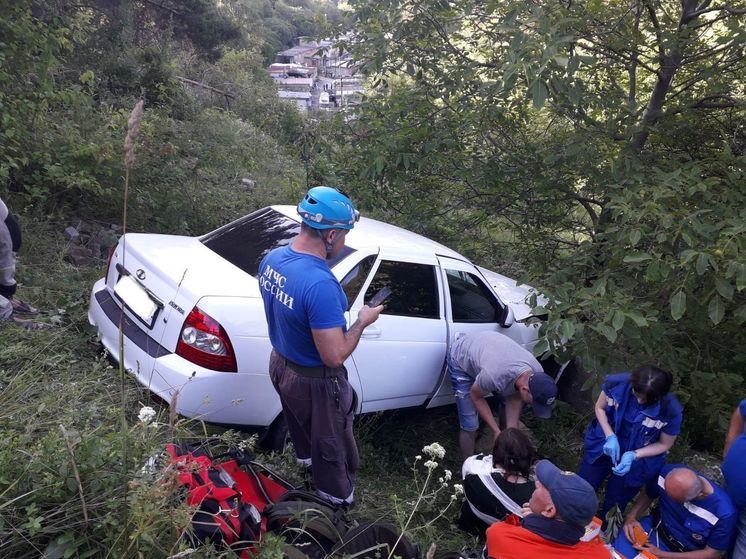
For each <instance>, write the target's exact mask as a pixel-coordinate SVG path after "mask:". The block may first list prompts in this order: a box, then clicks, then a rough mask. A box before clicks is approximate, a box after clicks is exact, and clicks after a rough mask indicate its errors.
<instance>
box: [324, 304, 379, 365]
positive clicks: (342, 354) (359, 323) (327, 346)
mask: <svg viewBox="0 0 746 559" xmlns="http://www.w3.org/2000/svg"><path fill="white" fill-rule="evenodd" d="M382 310H383V305H378V306H377V307H368V306H367V305H365V306H363V308H361V309H360V312H358V313H357V320H356V321H355V322H354V324H353V325H352V326H350V328H349V329H348V330H347V332H345V331H344V330H342V328H341V327H337V328H322V329H320V330H316V329H312V330H311V334H312V335H313V343H314V345H315V346H316V349H317V350H318V351H319V355H320V356H321V360H322V361H323V362H324V365H326V366H327V367H331V368H337V367H341V366H342V365H343V364H344V362H345V359H347V358H348V357H349V356H350V354H351V353H352V352H353V351H354V350H355V348H356V347H357V344H358V342H359V341H360V336H361V335H362V334H363V330H364V329H365V327H366V326H370V325H371V324H373V323H374V322H375V321H376V320H378V315H380V314H381V311H382Z"/></svg>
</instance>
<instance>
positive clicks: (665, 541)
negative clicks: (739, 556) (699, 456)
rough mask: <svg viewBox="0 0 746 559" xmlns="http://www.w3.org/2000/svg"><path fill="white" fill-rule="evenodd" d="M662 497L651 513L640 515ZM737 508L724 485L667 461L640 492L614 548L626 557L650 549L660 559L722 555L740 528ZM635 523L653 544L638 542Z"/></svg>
mask: <svg viewBox="0 0 746 559" xmlns="http://www.w3.org/2000/svg"><path fill="white" fill-rule="evenodd" d="M655 499H658V503H657V505H656V506H654V508H653V510H652V513H651V514H650V516H646V517H644V518H641V519H639V520H638V518H637V517H638V516H639V515H640V514H642V512H643V511H645V510H647V508H648V507H650V505H651V504H652V503H653V501H654V500H655ZM736 523H737V512H736V508H735V506H734V505H733V502H732V501H731V499H730V497H728V494H727V493H726V492H725V490H724V489H723V488H722V487H720V486H719V485H718V484H717V483H715V482H714V481H712V480H711V479H709V478H707V477H705V476H703V475H701V474H700V473H698V472H696V471H694V470H692V469H690V468H688V467H686V466H684V465H683V464H667V465H665V466H664V467H663V468H662V469H661V471H660V474H659V475H658V477H656V478H654V479H652V480H651V481H650V482H648V484H647V485H646V487H645V491H643V492H642V493H640V496H639V497H638V498H637V500H636V501H635V503H634V504H633V505H632V508H631V509H630V511H629V514H627V516H626V517H625V520H624V530H623V531H622V532H620V533H619V535H618V536H617V538H616V540H615V541H614V549H615V550H616V551H618V552H619V553H621V554H623V555H624V556H625V557H635V555H636V554H637V551H640V550H643V549H644V550H647V551H649V552H650V553H652V554H653V555H655V556H656V557H658V558H659V559H667V558H668V559H678V558H681V559H685V558H688V559H718V558H719V557H722V555H723V554H724V553H725V552H726V551H727V550H728V549H729V547H730V545H731V542H732V541H733V538H734V536H735V533H736ZM635 527H637V528H642V529H643V530H645V532H646V533H647V534H648V543H646V544H645V545H642V546H639V545H633V544H632V541H633V540H634V535H633V532H634V530H635Z"/></svg>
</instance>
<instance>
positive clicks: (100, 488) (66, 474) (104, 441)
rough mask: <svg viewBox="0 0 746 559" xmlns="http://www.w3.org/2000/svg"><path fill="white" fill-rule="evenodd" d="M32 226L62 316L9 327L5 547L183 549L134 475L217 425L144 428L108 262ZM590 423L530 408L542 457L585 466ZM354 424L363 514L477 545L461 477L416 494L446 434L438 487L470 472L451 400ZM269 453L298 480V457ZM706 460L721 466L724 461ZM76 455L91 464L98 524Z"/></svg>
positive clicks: (0, 507) (31, 261) (0, 336)
mask: <svg viewBox="0 0 746 559" xmlns="http://www.w3.org/2000/svg"><path fill="white" fill-rule="evenodd" d="M23 225H24V230H25V237H24V243H25V244H24V246H23V248H22V251H21V259H20V263H19V273H18V279H19V280H20V287H19V291H18V294H19V296H20V297H22V298H25V299H28V300H30V301H31V302H32V303H34V304H36V305H38V306H40V307H42V308H44V309H46V310H48V311H49V313H48V314H47V315H46V316H45V320H49V321H55V322H58V323H59V325H58V326H57V327H56V328H54V329H53V330H50V331H45V332H26V331H22V330H19V329H17V328H14V327H11V326H9V325H3V326H2V327H0V436H2V439H3V441H4V444H3V445H2V447H1V448H0V514H1V515H2V516H0V556H2V557H27V556H28V557H34V556H39V555H40V554H41V553H42V552H43V550H44V548H45V547H46V546H47V545H48V544H49V543H50V542H52V543H53V547H55V548H57V549H63V550H64V549H66V548H67V549H72V550H73V551H75V553H79V554H80V556H82V555H83V553H84V551H86V550H87V551H89V552H90V553H92V555H93V556H106V552H105V551H104V550H108V553H109V556H114V557H125V556H135V555H136V554H137V553H138V552H139V553H145V554H146V555H147V556H150V557H159V556H168V555H169V554H171V553H173V552H174V551H175V550H176V547H175V546H174V541H175V540H176V537H177V533H178V532H177V528H176V527H177V526H178V525H180V524H181V523H184V522H185V518H186V517H185V516H184V514H183V511H181V512H182V514H181V515H179V513H178V510H177V509H173V508H172V507H171V505H172V504H173V493H170V494H163V490H162V488H159V487H160V486H159V485H158V484H155V485H153V484H152V483H149V481H148V480H141V481H140V482H138V483H137V484H135V485H132V484H131V481H132V480H133V479H134V478H136V477H138V476H139V475H140V474H139V473H138V472H139V470H140V468H141V465H142V464H143V463H144V462H145V460H146V458H147V457H148V456H149V455H150V454H152V453H153V452H154V451H156V450H158V449H160V448H162V445H163V444H164V443H165V442H167V441H169V440H173V439H174V438H177V437H200V436H202V437H203V436H205V435H206V434H208V433H213V432H217V431H218V430H216V429H213V428H210V427H209V426H205V425H203V424H201V423H198V422H191V421H177V422H176V424H175V425H174V426H173V428H171V427H169V426H168V425H167V423H168V411H167V410H165V409H162V408H158V409H159V421H160V422H161V423H160V426H159V427H155V428H149V429H145V428H144V427H143V426H142V425H140V424H139V423H138V420H137V412H138V410H139V409H140V407H141V406H142V405H152V406H154V407H156V408H157V405H156V404H155V403H154V402H152V401H151V399H150V397H149V395H148V393H147V392H146V391H144V390H142V389H141V388H140V387H139V386H138V385H137V384H136V383H135V382H134V381H133V380H132V379H130V378H129V377H126V378H125V379H124V382H123V383H120V377H119V371H118V370H117V369H116V368H114V367H112V366H111V364H110V363H109V362H108V361H107V360H106V358H105V357H104V356H103V355H102V354H101V352H100V350H99V345H98V343H97V341H96V338H95V332H94V331H93V329H92V328H91V327H90V326H89V325H88V323H87V318H86V312H87V307H88V297H89V294H90V287H91V285H92V284H93V282H94V281H95V280H96V279H97V278H98V277H100V275H101V274H102V271H103V270H102V269H100V268H76V267H73V266H72V265H70V264H68V263H66V262H65V261H64V260H63V254H64V252H65V249H66V244H67V241H66V240H65V239H64V237H63V235H62V234H61V231H62V230H63V229H64V227H65V225H67V224H64V223H52V222H48V223H34V222H30V221H28V220H27V221H26V222H24V224H23ZM122 394H123V395H124V398H122ZM122 418H124V420H125V425H124V427H123V426H122ZM589 418H590V411H589V413H588V414H586V415H585V416H578V415H577V414H576V413H574V412H572V411H571V410H569V409H568V408H566V407H564V406H562V405H560V406H559V407H558V410H557V413H556V414H555V417H554V419H553V420H552V421H549V422H541V421H538V420H535V419H534V418H532V417H530V416H528V417H524V420H525V421H527V423H528V426H529V427H531V428H532V430H533V434H534V437H535V440H536V442H537V446H538V450H539V454H540V456H542V457H548V458H550V459H552V460H554V461H555V462H556V463H558V464H559V465H560V466H562V467H564V468H567V469H573V468H574V467H575V466H576V465H577V462H578V460H579V458H580V454H581V452H582V439H581V436H582V431H583V429H584V427H585V425H586V424H587V421H588V420H589ZM63 429H64V431H63ZM356 429H357V435H358V439H359V441H360V450H361V470H360V472H359V483H358V490H357V498H358V504H357V508H356V509H355V516H357V517H359V518H361V519H369V520H375V519H385V520H389V521H394V522H398V523H399V524H400V525H404V524H406V523H407V521H408V520H407V519H408V518H409V515H410V512H411V511H412V509H413V508H414V506H415V503H417V505H416V507H417V509H418V512H417V513H416V514H414V515H413V516H412V518H411V520H409V524H407V526H408V528H409V529H410V531H411V532H412V534H413V536H414V539H415V540H417V541H418V542H419V543H420V544H422V545H423V547H424V548H427V546H429V544H430V543H431V542H436V543H437V544H438V549H439V551H445V550H453V549H461V548H462V547H464V546H466V547H472V548H475V547H478V546H479V543H478V542H477V541H476V540H475V539H473V538H471V537H470V536H468V535H466V534H463V533H461V532H459V531H458V530H457V529H456V528H455V527H454V526H453V524H452V521H453V520H454V519H455V518H456V517H457V514H458V509H459V506H460V503H459V502H458V501H457V502H453V503H451V502H450V500H449V498H450V495H451V494H452V493H453V488H452V486H450V485H449V487H445V488H443V489H442V490H441V492H440V493H439V494H438V495H437V496H435V497H432V498H426V499H423V500H420V501H419V502H418V496H419V495H420V488H421V487H422V483H423V481H424V479H425V477H426V474H425V472H426V470H425V468H424V467H423V466H422V462H423V461H424V460H425V459H426V457H423V460H421V461H419V462H418V465H417V467H415V468H414V469H413V464H414V462H415V456H417V455H422V454H423V452H422V447H423V446H424V445H426V444H429V443H432V442H436V441H437V442H439V443H441V444H442V445H443V446H444V447H445V448H446V456H445V458H444V459H443V460H440V461H439V462H440V464H439V466H438V468H436V470H434V472H433V478H432V479H431V480H430V484H429V485H428V491H426V493H430V491H431V490H432V489H433V488H435V487H438V486H439V485H440V484H439V483H438V482H437V478H438V477H442V476H444V468H448V469H450V470H451V471H452V472H453V474H454V479H453V480H452V481H451V484H452V483H453V482H457V481H458V478H459V477H460V460H459V459H458V449H457V445H456V433H457V417H456V413H455V409H454V408H453V407H451V406H446V407H442V408H438V409H435V410H420V409H411V410H400V411H396V412H390V413H383V414H376V415H371V416H365V417H362V418H359V419H358V421H357V426H356ZM229 435H230V436H232V437H233V438H234V439H240V438H243V437H244V435H243V434H229ZM68 443H69V447H70V448H71V449H72V454H71V451H70V450H69V449H68ZM684 451H686V445H685V444H684V445H680V446H679V448H678V450H677V452H676V453H675V457H676V458H677V459H678V458H681V457H682V455H683V453H684ZM262 459H263V460H265V461H266V462H268V463H269V464H272V465H274V466H275V467H277V468H279V469H280V470H281V471H282V472H284V473H285V474H286V475H288V476H289V477H291V478H294V479H296V480H298V479H299V476H298V474H299V472H298V470H297V469H296V468H295V467H294V465H293V461H292V457H291V456H290V455H287V454H286V455H284V456H277V455H274V456H271V457H263V458H262ZM698 460H699V462H698V463H702V462H701V459H698ZM705 462H706V463H708V464H709V466H710V470H711V466H712V465H713V461H712V460H705ZM73 463H75V465H76V466H77V468H78V470H79V472H78V473H79V477H80V479H81V485H82V490H83V494H84V499H85V501H86V507H85V508H86V512H85V515H87V516H88V518H89V521H88V522H87V523H86V522H85V518H84V513H83V506H82V501H81V498H80V490H79V488H78V484H77V481H76V478H75V472H74V470H73ZM125 488H126V489H125ZM125 492H126V493H127V497H126V499H125ZM449 503H451V504H450V506H449V507H448V508H447V509H446V512H445V514H444V515H443V516H442V517H440V518H438V520H437V521H436V522H434V523H432V520H433V518H435V517H437V516H438V514H439V513H440V512H441V511H442V510H443V508H444V507H445V506H446V505H448V504H449ZM172 510H176V511H177V512H174V513H171V512H170V511H172ZM76 550H77V551H76Z"/></svg>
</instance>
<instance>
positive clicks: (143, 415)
mask: <svg viewBox="0 0 746 559" xmlns="http://www.w3.org/2000/svg"><path fill="white" fill-rule="evenodd" d="M154 417H155V410H154V409H153V408H151V407H150V406H143V407H142V408H140V413H139V414H137V419H139V420H140V421H141V422H142V423H145V424H146V425H147V424H148V423H150V422H151V421H153V418H154Z"/></svg>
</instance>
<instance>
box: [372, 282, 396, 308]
mask: <svg viewBox="0 0 746 559" xmlns="http://www.w3.org/2000/svg"><path fill="white" fill-rule="evenodd" d="M389 295H391V288H389V287H384V288H383V289H381V290H380V291H379V292H378V293H376V294H375V295H373V298H372V299H371V300H370V301H368V306H369V307H377V306H378V305H382V304H383V302H384V301H385V300H386V299H388V298H389Z"/></svg>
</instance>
